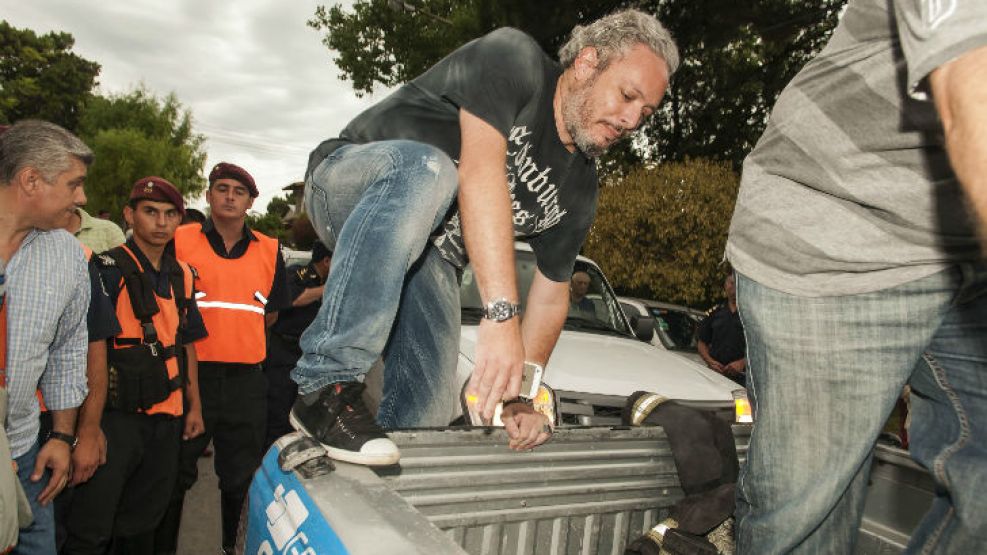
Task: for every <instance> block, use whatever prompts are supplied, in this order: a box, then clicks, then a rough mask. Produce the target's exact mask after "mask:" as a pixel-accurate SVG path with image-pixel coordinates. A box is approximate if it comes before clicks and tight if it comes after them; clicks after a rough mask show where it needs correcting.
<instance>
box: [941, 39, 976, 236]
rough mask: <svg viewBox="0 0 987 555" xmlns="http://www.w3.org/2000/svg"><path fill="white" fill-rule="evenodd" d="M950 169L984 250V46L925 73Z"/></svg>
mask: <svg viewBox="0 0 987 555" xmlns="http://www.w3.org/2000/svg"><path fill="white" fill-rule="evenodd" d="M929 84H930V85H931V87H932V96H933V98H934V99H935V103H936V109H937V110H938V111H939V118H940V119H941V120H942V126H943V130H944V131H945V134H946V150H947V151H948V152H949V161H950V162H951V163H952V166H953V171H954V172H956V177H957V179H959V181H960V185H961V186H962V187H963V190H964V191H965V192H966V195H967V198H968V199H969V201H970V205H971V207H972V211H971V212H972V213H973V215H974V218H976V220H977V226H978V229H979V232H980V242H981V246H982V247H983V250H984V253H987V46H983V47H980V48H978V49H976V50H971V51H970V52H967V53H966V54H964V55H963V56H960V57H959V58H957V59H955V60H953V61H951V62H949V63H947V64H945V65H943V66H941V67H939V68H937V69H936V70H935V71H933V72H932V73H931V74H930V76H929Z"/></svg>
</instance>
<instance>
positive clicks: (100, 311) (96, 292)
mask: <svg viewBox="0 0 987 555" xmlns="http://www.w3.org/2000/svg"><path fill="white" fill-rule="evenodd" d="M89 288H90V289H91V290H92V295H91V297H90V299H89V312H88V314H87V315H86V324H87V326H88V328H89V342H90V343H92V342H93V341H101V340H103V339H109V338H111V337H116V336H117V335H119V334H120V331H121V330H120V322H118V321H117V315H116V310H114V309H113V301H112V300H111V299H110V295H109V293H108V291H107V289H106V285H105V284H104V283H103V277H102V276H101V275H100V271H99V265H98V264H97V263H96V255H95V254H94V255H93V257H92V258H91V259H90V260H89ZM115 298H116V297H114V299H115Z"/></svg>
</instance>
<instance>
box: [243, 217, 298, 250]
mask: <svg viewBox="0 0 987 555" xmlns="http://www.w3.org/2000/svg"><path fill="white" fill-rule="evenodd" d="M247 225H248V226H250V228H251V229H256V230H257V231H259V232H261V233H263V234H264V235H268V236H270V237H276V238H277V239H279V240H280V241H281V243H282V244H290V243H291V241H290V238H291V234H290V230H288V229H287V228H285V226H284V222H283V221H282V220H281V216H278V215H277V214H274V213H271V212H268V213H267V214H263V215H262V214H258V213H256V212H255V213H251V214H247Z"/></svg>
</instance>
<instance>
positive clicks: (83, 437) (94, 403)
mask: <svg viewBox="0 0 987 555" xmlns="http://www.w3.org/2000/svg"><path fill="white" fill-rule="evenodd" d="M86 379H87V380H88V383H89V393H88V394H87V395H86V400H85V401H83V402H82V406H81V407H79V425H78V427H77V428H76V430H77V431H76V434H75V435H76V437H77V438H79V444H78V446H77V447H76V448H75V451H73V452H72V481H71V485H73V486H77V485H79V484H81V483H83V482H85V481H86V480H88V479H89V478H92V475H93V474H94V473H95V472H96V469H97V468H99V466H100V465H102V464H103V463H105V462H106V436H104V435H103V429H102V427H101V426H100V422H101V420H102V417H103V408H104V406H105V405H106V385H107V372H106V341H105V340H102V339H100V340H97V341H91V342H90V343H89V351H88V352H87V354H86Z"/></svg>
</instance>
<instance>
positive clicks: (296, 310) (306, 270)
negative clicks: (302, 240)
mask: <svg viewBox="0 0 987 555" xmlns="http://www.w3.org/2000/svg"><path fill="white" fill-rule="evenodd" d="M287 274H288V296H289V297H291V302H295V299H297V298H298V296H299V295H301V294H302V293H303V292H304V291H305V290H306V289H310V288H312V287H318V286H319V285H322V279H321V278H320V277H319V274H318V272H316V271H315V267H314V264H308V265H301V264H297V265H292V266H288V268H287ZM321 306H322V301H321V300H317V301H315V302H312V303H310V304H307V305H305V306H297V307H296V306H292V307H290V308H286V309H283V310H281V312H279V313H278V320H277V322H275V323H274V325H273V326H271V331H273V332H275V333H279V334H281V335H286V336H289V337H290V338H292V339H294V338H297V337H299V336H301V334H302V333H303V332H304V331H305V328H307V327H308V326H309V324H311V323H312V320H315V316H316V315H317V314H318V313H319V308H320V307H321Z"/></svg>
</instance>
